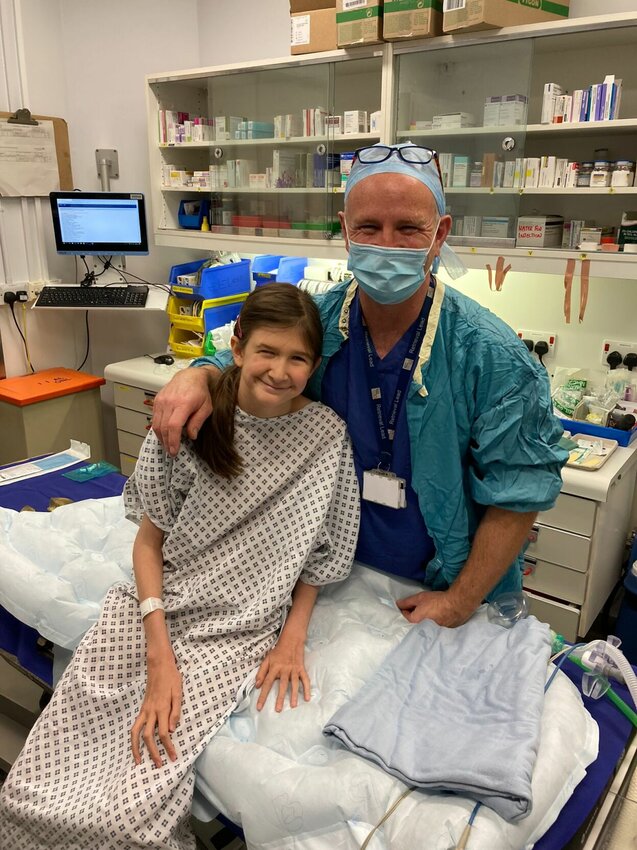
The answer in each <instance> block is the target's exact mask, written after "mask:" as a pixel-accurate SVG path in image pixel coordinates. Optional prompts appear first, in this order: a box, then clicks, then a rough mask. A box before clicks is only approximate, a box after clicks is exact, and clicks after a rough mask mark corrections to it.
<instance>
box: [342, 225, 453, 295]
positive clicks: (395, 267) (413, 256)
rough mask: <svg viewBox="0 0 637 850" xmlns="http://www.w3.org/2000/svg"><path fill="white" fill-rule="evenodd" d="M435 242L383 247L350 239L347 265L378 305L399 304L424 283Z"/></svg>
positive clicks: (359, 283) (362, 287) (364, 290)
mask: <svg viewBox="0 0 637 850" xmlns="http://www.w3.org/2000/svg"><path fill="white" fill-rule="evenodd" d="M437 229H438V226H437V225H436V231H437ZM435 241H436V239H435V237H434V239H433V241H432V243H431V245H430V246H429V248H384V247H381V246H380V245H363V244H361V243H359V242H350V243H349V259H348V261H347V268H348V269H349V270H350V271H351V272H352V274H353V275H354V277H355V278H356V281H357V282H358V285H359V286H360V288H361V289H362V290H363V292H365V293H367V295H369V297H370V298H371V299H373V300H374V301H376V302H377V303H378V304H400V303H402V302H403V301H406V300H407V299H408V298H409V297H410V296H411V295H413V294H414V293H415V292H417V291H418V289H419V288H420V287H421V286H422V283H423V281H424V279H425V266H426V263H427V258H428V257H429V252H430V251H431V249H432V248H433V245H434V242H435Z"/></svg>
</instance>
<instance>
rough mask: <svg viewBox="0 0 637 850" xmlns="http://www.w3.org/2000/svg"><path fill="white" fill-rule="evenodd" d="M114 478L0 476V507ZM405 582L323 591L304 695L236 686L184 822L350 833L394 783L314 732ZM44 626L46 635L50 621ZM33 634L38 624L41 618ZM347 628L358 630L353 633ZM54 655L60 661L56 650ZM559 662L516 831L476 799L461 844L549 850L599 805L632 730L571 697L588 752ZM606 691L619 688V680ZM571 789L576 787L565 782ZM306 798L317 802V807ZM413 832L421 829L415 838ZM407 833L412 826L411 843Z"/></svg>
mask: <svg viewBox="0 0 637 850" xmlns="http://www.w3.org/2000/svg"><path fill="white" fill-rule="evenodd" d="M124 481H125V479H124V477H123V476H121V475H119V474H117V473H111V474H109V475H106V476H104V477H102V478H98V479H94V480H93V481H88V482H82V483H79V482H74V481H71V480H69V479H68V478H64V477H62V475H61V474H60V473H51V474H49V475H44V476H41V477H40V478H37V479H33V480H32V481H27V482H25V483H21V484H17V483H15V484H10V485H5V486H3V487H0V507H5V508H11V509H13V510H20V509H21V508H22V507H23V506H24V505H25V504H27V505H30V506H31V507H33V508H34V509H35V510H36V511H45V510H46V509H47V507H48V505H49V500H50V498H51V497H53V496H55V497H60V496H61V497H66V498H68V499H71V500H73V501H74V502H77V501H84V500H87V499H105V500H106V501H105V502H103V503H99V504H100V506H101V505H102V504H107V503H108V504H110V503H111V501H112V500H109V499H108V497H112V496H115V495H116V494H119V493H120V492H121V490H122V487H123V484H124ZM115 501H117V500H115ZM89 504H90V503H87V508H88V505H89ZM58 510H62V511H64V510H66V509H65V508H60V509H58ZM131 533H132V532H131ZM97 566H98V565H97V563H95V564H94V565H93V567H94V568H95V567H97ZM0 590H1V588H0ZM410 590H411V585H409V584H408V583H405V582H403V581H402V580H398V579H392V578H389V577H387V576H383V575H381V574H379V573H375V572H374V571H371V570H366V569H365V568H362V567H359V568H357V569H356V570H355V572H354V573H353V575H352V577H351V578H350V579H349V580H348V582H345V583H343V584H342V585H339V586H334V587H332V588H328V589H326V590H324V591H323V593H322V594H321V597H319V603H318V605H317V609H316V611H315V616H314V617H313V621H312V626H311V629H310V633H309V651H308V662H309V664H310V667H311V675H312V683H313V694H312V700H311V702H310V703H308V704H306V705H301V706H300V707H299V708H297V709H295V710H294V711H293V710H290V709H287V710H285V711H284V712H283V713H282V714H281V715H276V713H275V712H274V711H272V710H268V707H266V710H265V711H264V712H263V713H261V714H260V715H257V713H256V711H255V701H256V700H255V696H254V694H252V695H247V696H245V698H244V699H243V701H242V703H241V704H240V705H238V707H237V709H236V710H235V712H234V713H233V715H232V716H231V718H230V719H229V721H228V722H227V723H226V725H225V726H224V728H223V729H222V730H221V732H220V733H219V734H218V735H217V736H216V738H215V739H214V740H213V742H212V743H211V744H210V745H209V747H208V748H207V750H206V752H204V754H203V755H202V757H201V758H200V760H199V762H198V765H197V782H196V791H195V799H194V802H193V813H194V814H195V815H196V816H197V818H198V819H200V820H203V821H206V820H210V819H212V818H214V817H215V816H216V815H217V813H218V812H220V811H221V812H222V813H223V814H224V815H226V816H227V817H228V818H229V819H230V821H232V822H234V823H235V824H240V825H242V826H243V827H244V828H245V829H246V834H247V836H248V839H249V846H250V847H251V848H257V849H258V850H269V848H272V850H274V848H277V850H287V848H290V850H291V849H292V848H295V850H296V848H299V850H315V848H316V850H325V848H328V847H329V848H337V847H339V848H343V850H345V848H349V847H352V848H355V847H356V848H357V847H360V846H361V845H362V844H363V842H364V840H365V838H366V836H367V835H368V834H369V832H370V829H371V828H372V827H373V826H374V825H375V823H376V822H377V821H378V820H379V819H380V816H382V814H383V813H384V812H385V811H386V810H387V809H388V808H389V807H390V806H391V805H392V803H393V802H394V801H395V800H396V799H397V798H398V797H399V796H400V794H401V792H402V790H403V789H404V787H405V786H404V785H402V784H401V783H400V782H399V781H398V780H395V779H394V778H393V777H390V776H389V775H387V774H385V773H384V772H383V771H381V770H380V768H377V767H376V766H375V765H373V764H371V763H369V762H367V761H366V760H364V759H361V758H359V757H357V756H354V755H351V754H349V753H346V752H345V751H343V750H340V749H339V748H338V746H337V745H336V744H335V743H332V742H328V741H327V739H325V738H324V737H323V736H322V734H321V729H322V726H323V724H324V722H325V721H326V720H327V719H328V718H329V716H330V715H331V713H333V711H334V710H335V708H336V707H337V703H338V701H339V700H340V701H341V702H342V701H343V700H344V699H345V696H346V695H347V696H350V695H351V694H352V693H353V692H355V690H356V689H357V688H358V687H359V686H360V684H362V682H363V681H364V680H365V678H366V676H367V675H368V674H369V671H370V670H373V668H374V666H375V665H377V664H378V663H379V659H380V658H382V657H383V655H384V654H385V652H386V651H387V650H388V648H390V647H391V646H392V645H393V644H395V643H396V642H397V641H398V640H399V639H400V637H401V635H402V634H404V633H405V630H406V629H407V628H408V626H407V625H406V624H405V622H404V621H403V620H402V619H401V618H400V615H397V613H396V611H395V610H393V608H392V605H391V599H392V598H397V597H398V596H399V595H406V593H408V592H409V591H410ZM388 603H389V604H388ZM14 613H15V612H14ZM18 613H20V612H18ZM23 620H25V621H28V616H23V617H19V616H18V617H16V616H13V615H12V614H11V613H10V612H9V611H7V610H6V609H5V608H2V609H0V652H2V654H3V655H4V656H5V658H9V659H11V661H12V662H13V663H14V664H16V665H18V666H20V667H21V668H22V669H23V670H24V671H25V672H26V673H27V674H28V675H29V676H30V677H32V678H33V679H34V680H35V681H37V682H38V683H39V684H40V685H41V686H42V687H43V688H44V689H45V690H50V689H51V687H52V683H53V660H52V657H51V655H52V654H51V649H52V648H53V649H54V650H56V647H51V643H50V642H46V641H44V642H43V641H42V636H41V634H40V633H39V632H38V631H37V630H36V629H34V628H31V627H29V626H28V625H25V622H23ZM51 628H52V631H51V634H52V635H53V636H54V637H55V634H56V632H55V627H54V626H52V627H51ZM41 631H43V632H45V633H46V632H47V631H48V629H47V627H46V625H45V626H44V627H43V628H41ZM356 633H358V634H359V637H361V638H362V639H361V640H358V642H357V640H356V638H355V635H356ZM43 643H44V646H42V644H43ZM60 657H61V658H62V659H63V660H64V657H65V654H64V653H60ZM66 657H68V653H67V654H66ZM344 659H347V663H344ZM563 669H564V672H565V673H566V676H564V677H560V678H559V680H556V683H557V684H558V685H559V687H558V688H557V689H556V690H555V691H554V692H553V694H551V691H549V695H547V704H548V702H549V696H551V700H552V703H551V711H552V718H553V719H552V721H551V722H552V723H553V726H552V727H551V728H552V735H553V737H552V738H550V735H549V733H548V732H547V733H546V735H545V734H544V732H543V740H544V739H545V738H546V740H547V742H548V743H547V745H546V747H545V750H546V752H544V753H543V752H542V744H541V747H540V755H539V756H538V768H537V772H538V777H537V783H538V787H537V788H536V787H535V783H536V777H535V775H534V799H535V806H534V812H533V813H532V815H531V816H530V817H529V818H527V819H525V821H522V822H521V824H522V829H521V831H516V830H519V829H520V825H517V826H516V827H515V828H514V829H513V830H511V829H507V828H506V824H504V822H501V823H498V822H497V820H496V817H495V816H490V814H489V813H488V811H486V810H485V809H484V808H483V810H482V812H483V815H482V819H481V817H480V814H478V816H477V818H476V822H475V829H474V834H473V835H472V837H471V841H472V842H473V843H469V845H468V848H469V850H472V848H474V847H475V848H476V850H477V848H479V847H485V848H489V850H499V848H502V850H509V848H516V850H517V848H519V847H522V846H531V844H533V846H535V848H537V850H561V848H564V847H565V846H566V845H567V844H568V842H569V841H571V839H573V837H574V836H576V834H584V833H585V831H586V829H587V824H588V823H589V822H590V820H591V818H592V817H593V815H594V814H595V813H596V811H597V810H598V808H599V807H600V806H602V804H603V800H604V796H605V792H606V791H607V790H608V787H609V786H610V783H611V782H612V780H613V777H614V775H615V772H616V770H617V767H618V765H619V764H620V762H621V761H622V757H623V756H624V754H625V752H626V749H627V747H628V746H629V743H630V738H631V732H632V728H631V725H630V723H629V722H628V720H626V718H624V716H623V715H621V714H620V713H619V712H618V711H617V710H616V709H615V708H614V706H612V705H611V704H610V703H609V702H607V701H606V700H603V699H602V700H599V701H593V700H589V699H587V698H584V704H585V705H586V708H587V709H588V711H589V712H590V715H591V716H592V717H593V718H594V720H595V721H596V723H597V726H598V727H599V751H598V753H597V755H596V757H594V755H593V753H592V750H591V747H592V745H593V743H596V742H592V741H591V740H588V741H587V742H585V743H584V744H583V745H582V741H583V740H584V739H585V738H586V736H587V734H588V733H587V732H586V728H587V727H586V722H587V721H586V720H585V717H588V715H587V714H586V713H585V712H581V711H580V697H579V696H578V694H577V692H576V687H574V686H572V685H571V684H570V683H573V685H575V686H579V683H580V679H581V673H580V672H579V670H578V668H576V667H574V666H571V665H568V664H567V665H565V667H564V668H563ZM618 690H619V692H620V694H621V695H622V696H623V697H624V698H625V699H629V697H628V696H627V693H626V692H625V691H622V688H621V686H619V687H618ZM560 717H561V718H562V719H561V720H560ZM578 723H579V724H584V725H583V726H581V728H580V734H579V738H578V740H577V741H575V739H574V738H570V737H569V736H571V735H573V734H576V729H577V724H578ZM560 724H561V725H560ZM595 731H597V730H595ZM589 732H590V729H589ZM589 737H590V736H589ZM587 747H588V752H586V750H587ZM592 759H594V760H592ZM591 760H592V763H590V764H589V765H588V766H587V767H585V766H586V765H587V762H589V761H591ZM560 771H561V773H560ZM572 786H576V787H574V790H573V788H572ZM571 791H572V794H571ZM317 801H319V802H320V803H321V805H319V806H318V807H317V805H316V803H317ZM330 807H331V808H330ZM471 809H472V804H471V803H469V801H465V800H462V798H449V797H447V798H444V797H443V798H441V796H440V795H427V794H424V793H423V792H418V793H417V794H413V795H411V797H409V798H407V799H405V800H404V802H403V803H401V804H400V805H399V807H398V808H397V809H396V811H395V813H394V814H393V815H392V816H391V818H390V819H389V820H388V821H387V823H386V824H385V825H384V827H383V828H382V829H381V830H379V832H377V833H376V834H375V837H374V842H375V843H374V842H372V843H370V844H369V850H382V848H389V847H391V848H392V850H413V848H414V847H416V846H418V847H423V848H425V850H428V848H431V850H449V848H452V847H454V846H455V843H454V842H456V841H457V840H458V837H459V831H460V832H461V831H462V828H463V827H464V825H465V823H466V820H467V817H468V816H469V814H470V812H471ZM327 812H329V814H326V813H327ZM321 818H323V819H324V820H325V819H326V818H327V821H329V822H339V825H338V829H337V830H336V831H335V832H330V829H329V828H325V827H322V826H321V825H320V823H319V822H320V820H321ZM499 820H501V819H499ZM425 834H426V835H429V836H435V839H434V838H433V837H432V838H430V840H429V841H428V842H427V843H422V836H423V835H425ZM414 835H418V836H420V838H419V839H418V843H415V839H414V837H413V836H414ZM410 836H412V837H411V838H410ZM539 836H541V837H539Z"/></svg>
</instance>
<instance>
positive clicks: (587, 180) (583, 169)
mask: <svg viewBox="0 0 637 850" xmlns="http://www.w3.org/2000/svg"><path fill="white" fill-rule="evenodd" d="M594 165H595V163H593V162H582V163H580V167H579V171H578V172H577V187H578V188H587V187H588V186H590V185H591V175H592V173H593V168H594Z"/></svg>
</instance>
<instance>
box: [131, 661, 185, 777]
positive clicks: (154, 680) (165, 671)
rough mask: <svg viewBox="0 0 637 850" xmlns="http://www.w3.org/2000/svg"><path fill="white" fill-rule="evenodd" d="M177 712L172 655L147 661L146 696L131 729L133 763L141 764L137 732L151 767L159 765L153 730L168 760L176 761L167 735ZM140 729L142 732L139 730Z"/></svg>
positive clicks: (177, 674)
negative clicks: (141, 739) (144, 745)
mask: <svg viewBox="0 0 637 850" xmlns="http://www.w3.org/2000/svg"><path fill="white" fill-rule="evenodd" d="M180 712H181V673H180V672H179V670H178V669H177V663H176V661H175V657H174V655H172V654H171V655H170V656H163V657H162V658H161V660H158V661H155V662H151V661H149V662H148V673H147V681H146V695H145V696H144V702H143V704H142V707H141V710H140V712H139V716H138V717H137V720H136V721H135V723H134V724H133V728H132V729H131V746H132V750H133V758H134V759H135V764H141V763H142V757H141V753H140V749H139V738H140V735H141V737H142V738H143V740H144V743H145V744H146V749H147V750H148V752H149V754H150V757H151V759H152V761H153V764H154V765H155V767H161V766H162V765H163V761H162V758H161V756H160V754H159V749H158V747H157V742H156V741H155V730H157V735H158V737H159V740H160V741H161V743H162V744H163V746H164V750H165V751H166V754H167V755H168V758H169V759H170V760H171V761H176V759H177V752H176V750H175V748H174V746H173V742H172V740H171V738H170V734H171V732H174V731H175V729H176V728H177V725H178V724H179V715H180ZM142 730H143V731H142Z"/></svg>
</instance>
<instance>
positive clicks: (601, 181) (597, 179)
mask: <svg viewBox="0 0 637 850" xmlns="http://www.w3.org/2000/svg"><path fill="white" fill-rule="evenodd" d="M610 180H611V171H610V162H608V160H601V159H599V160H597V161H596V162H595V165H594V166H593V170H592V172H591V183H590V185H591V189H593V188H597V189H599V188H602V187H605V186H610Z"/></svg>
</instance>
